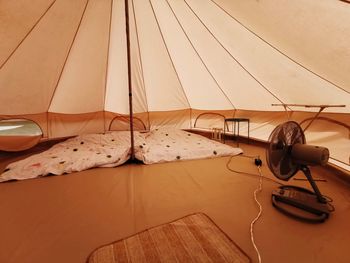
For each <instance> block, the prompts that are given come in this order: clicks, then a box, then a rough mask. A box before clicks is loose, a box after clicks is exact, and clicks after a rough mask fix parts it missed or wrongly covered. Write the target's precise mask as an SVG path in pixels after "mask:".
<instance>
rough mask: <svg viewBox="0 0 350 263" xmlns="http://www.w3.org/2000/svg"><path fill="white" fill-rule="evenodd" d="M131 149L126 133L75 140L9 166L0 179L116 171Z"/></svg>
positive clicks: (140, 139)
mask: <svg viewBox="0 0 350 263" xmlns="http://www.w3.org/2000/svg"><path fill="white" fill-rule="evenodd" d="M134 138H135V143H137V144H142V143H144V136H142V135H140V134H139V133H138V132H135V137H134ZM130 148H131V147H130V132H128V131H118V132H108V133H106V134H87V135H81V136H77V137H74V138H71V139H68V140H66V141H64V142H61V143H58V144H56V145H54V146H53V147H52V148H50V149H49V150H47V151H45V152H42V153H39V154H35V155H32V156H30V157H28V158H26V159H24V160H21V161H17V162H14V163H11V164H10V165H8V166H7V167H6V169H5V170H4V172H3V173H2V174H1V175H0V182H3V181H8V180H24V179H30V178H35V177H39V176H46V175H48V174H54V175H61V174H65V173H72V172H77V171H82V170H86V169H89V168H92V167H115V166H118V165H121V164H123V163H125V162H126V161H127V160H128V159H129V157H130Z"/></svg>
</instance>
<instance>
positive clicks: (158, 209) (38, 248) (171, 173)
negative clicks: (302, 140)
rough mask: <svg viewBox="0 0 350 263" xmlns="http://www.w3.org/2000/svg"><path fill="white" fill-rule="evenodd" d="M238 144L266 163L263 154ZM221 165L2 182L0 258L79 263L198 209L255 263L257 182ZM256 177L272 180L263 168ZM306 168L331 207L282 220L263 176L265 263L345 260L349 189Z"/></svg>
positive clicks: (348, 258)
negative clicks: (307, 219)
mask: <svg viewBox="0 0 350 263" xmlns="http://www.w3.org/2000/svg"><path fill="white" fill-rule="evenodd" d="M240 146H241V147H242V148H243V150H244V151H245V153H246V154H248V155H255V154H259V155H260V156H263V158H262V159H263V161H265V154H264V149H263V148H261V147H257V146H253V145H246V144H241V145H240ZM228 159H229V158H228V157H224V158H216V159H209V160H196V161H183V162H176V163H165V164H155V165H142V164H127V165H123V166H121V167H117V168H98V169H91V170H88V171H84V172H79V173H74V174H70V175H66V176H52V177H47V178H41V179H34V180H27V181H21V182H9V183H3V184H0V211H1V216H0V262H6V263H12V262H13V263H14V262H16V263H17V262H21V263H26V262H28V263H29V262H36V263H40V262H45V263H47V262H50V263H56V262H57V263H62V262H65V263H71V262H72V263H79V262H85V260H86V258H87V257H88V255H89V253H91V252H92V251H93V250H94V249H95V248H97V247H99V246H101V245H104V244H106V243H110V242H112V241H115V240H118V239H120V238H123V237H126V236H130V235H132V234H134V233H136V232H138V231H141V230H143V229H146V228H149V227H152V226H156V225H159V224H162V223H165V222H169V221H173V220H174V219H177V218H180V217H183V216H185V215H187V214H191V213H195V212H204V213H205V214H207V215H208V216H209V217H211V218H212V219H213V220H214V222H215V223H216V224H217V225H218V226H219V227H220V228H221V229H222V230H223V231H224V232H226V233H227V234H228V235H229V236H230V237H231V238H232V239H233V240H234V241H235V242H236V243H237V244H238V245H239V246H240V247H241V248H242V249H243V250H244V251H245V252H246V253H247V254H248V255H250V257H251V258H252V259H253V262H257V257H256V254H255V251H254V248H253V246H252V244H251V240H250V234H249V227H250V222H251V220H252V219H253V218H254V217H255V216H256V214H257V212H258V208H257V205H256V204H255V202H254V199H253V191H254V190H255V189H256V188H257V187H258V183H259V182H258V178H255V177H250V176H245V175H240V174H236V173H233V172H230V171H228V170H227V169H226V163H227V161H228ZM230 167H232V168H234V169H236V170H241V171H246V172H251V173H257V169H256V167H255V166H254V165H253V164H252V161H251V160H250V159H247V158H242V157H237V158H234V159H233V160H232V163H231V165H230ZM262 171H263V173H264V175H265V176H267V177H271V178H272V175H271V173H270V172H269V171H268V168H267V167H266V162H264V165H263V167H262ZM312 171H313V176H314V177H315V178H324V179H327V182H318V186H319V188H320V190H321V192H322V193H323V194H325V195H328V196H331V197H332V198H333V199H334V202H333V204H334V206H335V208H336V211H335V212H334V213H333V214H331V216H330V218H329V219H328V220H327V221H326V222H325V223H323V224H308V223H304V222H300V221H297V220H294V219H292V218H289V217H287V216H285V215H283V214H281V213H279V212H278V211H277V210H275V209H274V208H273V207H272V205H271V200H270V199H271V191H272V190H273V189H275V188H276V187H277V185H276V184H275V183H273V182H270V181H267V180H265V181H264V183H263V191H262V192H261V193H260V194H259V196H258V198H259V200H260V201H261V203H262V206H263V214H262V217H261V218H260V220H259V221H258V222H257V223H256V225H255V240H256V243H257V246H258V248H259V250H260V252H261V256H262V260H263V261H264V262H350V254H349V244H350V235H349V231H348V230H349V218H350V188H349V185H347V184H346V183H344V182H343V181H340V179H338V177H336V176H334V175H333V174H332V173H331V172H330V171H328V170H325V169H321V168H312ZM296 176H297V177H298V178H301V177H302V175H301V174H298V175H296ZM289 183H290V184H295V185H299V186H306V187H308V183H307V182H303V181H296V180H293V179H292V180H291V181H290V182H289Z"/></svg>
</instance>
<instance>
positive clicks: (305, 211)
mask: <svg viewBox="0 0 350 263" xmlns="http://www.w3.org/2000/svg"><path fill="white" fill-rule="evenodd" d="M266 158H267V164H268V166H269V168H270V170H271V172H272V173H273V174H274V175H275V176H276V177H277V178H279V179H281V180H285V181H288V180H289V179H290V178H291V177H292V176H293V175H295V174H296V173H297V172H298V171H299V170H301V171H303V173H304V174H305V176H306V178H307V179H308V181H309V182H310V184H311V186H312V189H313V191H311V190H308V189H306V188H302V187H298V186H291V185H283V186H281V187H279V189H278V190H275V191H273V192H272V203H273V205H274V206H275V207H276V208H277V209H279V210H280V211H282V212H284V213H286V214H288V215H291V216H294V217H297V218H299V219H304V220H308V221H311V222H323V221H324V220H325V219H327V218H328V216H329V213H330V212H332V211H333V206H331V205H330V204H329V201H328V200H327V199H326V198H325V197H324V196H323V195H322V194H321V192H320V190H319V189H318V187H317V185H316V183H315V181H314V180H313V178H312V176H311V172H310V169H309V168H308V166H309V165H324V164H326V163H327V162H328V158H329V151H328V149H327V148H324V147H319V146H312V145H306V144H305V135H304V132H303V130H302V129H301V127H300V126H299V124H298V123H296V122H294V121H288V122H285V123H283V124H280V125H279V126H277V127H276V128H275V129H274V130H273V131H272V133H271V135H270V137H269V146H268V148H267V152H266Z"/></svg>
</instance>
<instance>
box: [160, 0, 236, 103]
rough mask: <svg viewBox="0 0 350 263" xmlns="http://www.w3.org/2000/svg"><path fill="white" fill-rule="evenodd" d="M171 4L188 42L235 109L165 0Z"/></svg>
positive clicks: (178, 21)
mask: <svg viewBox="0 0 350 263" xmlns="http://www.w3.org/2000/svg"><path fill="white" fill-rule="evenodd" d="M165 1H166V2H167V4H168V6H169V8H170V9H171V12H172V13H173V14H174V17H175V18H176V21H177V23H178V24H179V26H180V28H181V30H182V32H183V33H184V34H185V36H186V38H187V40H188V42H189V43H190V44H191V46H192V48H193V50H194V51H195V52H196V54H197V56H198V58H199V59H200V61H201V62H202V64H203V66H204V67H205V69H206V70H207V72H208V73H209V75H210V76H211V78H212V79H213V80H214V81H215V83H216V85H217V86H218V88H219V89H220V90H221V92H222V94H223V95H224V96H225V97H226V99H227V100H228V101H229V103H230V104H231V105H232V107H233V109H234V110H236V107H235V106H234V104H233V103H232V101H231V100H230V98H229V97H228V96H227V94H226V93H225V92H224V91H223V89H222V88H221V86H220V84H219V82H218V81H217V80H216V78H215V77H214V75H213V74H212V73H211V72H210V70H209V68H208V66H207V65H206V64H205V62H204V60H203V58H202V57H201V56H200V54H199V52H198V51H197V49H196V48H195V46H194V44H193V43H192V41H191V39H190V38H189V36H188V34H187V33H186V31H185V29H184V28H183V26H182V24H181V23H180V20H179V19H178V17H177V16H176V14H175V11H174V9H173V8H172V7H171V5H170V4H169V1H168V0H165Z"/></svg>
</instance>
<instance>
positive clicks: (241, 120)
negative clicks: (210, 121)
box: [224, 118, 250, 145]
mask: <svg viewBox="0 0 350 263" xmlns="http://www.w3.org/2000/svg"><path fill="white" fill-rule="evenodd" d="M228 122H232V129H233V136H236V124H237V145H239V142H238V138H239V124H240V123H241V122H247V123H248V142H249V132H250V131H249V130H250V120H249V119H248V118H227V119H225V125H224V142H225V140H226V126H227V123H228ZM227 127H228V126H227Z"/></svg>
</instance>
